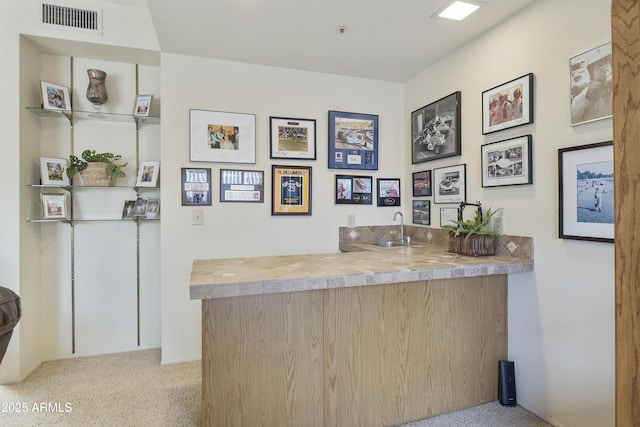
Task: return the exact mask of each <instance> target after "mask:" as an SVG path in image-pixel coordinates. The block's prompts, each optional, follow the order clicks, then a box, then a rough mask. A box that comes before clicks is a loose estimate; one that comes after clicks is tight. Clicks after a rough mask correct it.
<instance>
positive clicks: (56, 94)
mask: <svg viewBox="0 0 640 427" xmlns="http://www.w3.org/2000/svg"><path fill="white" fill-rule="evenodd" d="M40 87H41V90H42V108H44V109H45V110H71V96H69V88H68V87H66V86H60V85H57V84H55V83H49V82H44V81H40Z"/></svg>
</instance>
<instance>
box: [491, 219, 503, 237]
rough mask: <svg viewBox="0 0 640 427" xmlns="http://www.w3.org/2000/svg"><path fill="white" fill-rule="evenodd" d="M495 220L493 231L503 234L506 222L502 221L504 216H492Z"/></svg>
mask: <svg viewBox="0 0 640 427" xmlns="http://www.w3.org/2000/svg"><path fill="white" fill-rule="evenodd" d="M491 219H492V220H493V231H495V232H496V233H498V234H503V232H504V231H503V229H504V224H503V222H502V217H501V216H497V217H496V216H494V217H493V218H491Z"/></svg>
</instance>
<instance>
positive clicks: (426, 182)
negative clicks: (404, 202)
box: [411, 170, 431, 197]
mask: <svg viewBox="0 0 640 427" xmlns="http://www.w3.org/2000/svg"><path fill="white" fill-rule="evenodd" d="M411 177H412V178H413V197H421V196H431V171H430V170H429V171H422V172H414V173H413V174H411Z"/></svg>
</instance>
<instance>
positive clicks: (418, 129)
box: [411, 91, 462, 164]
mask: <svg viewBox="0 0 640 427" xmlns="http://www.w3.org/2000/svg"><path fill="white" fill-rule="evenodd" d="M460 111H461V93H460V91H458V92H454V93H452V94H450V95H447V96H445V97H444V98H441V99H439V100H437V101H435V102H432V103H431V104H428V105H425V106H424V107H422V108H418V109H417V110H414V111H413V112H412V113H411V163H412V164H416V163H422V162H428V161H431V160H436V159H443V158H446V157H452V156H459V155H460V154H462V138H461V135H460V128H461V126H460V125H461V123H462V122H461V114H460Z"/></svg>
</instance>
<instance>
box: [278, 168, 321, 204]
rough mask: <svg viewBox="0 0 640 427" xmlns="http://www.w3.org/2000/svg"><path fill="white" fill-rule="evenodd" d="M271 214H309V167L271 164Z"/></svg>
mask: <svg viewBox="0 0 640 427" xmlns="http://www.w3.org/2000/svg"><path fill="white" fill-rule="evenodd" d="M271 172H272V176H271V184H272V189H271V190H272V191H271V194H272V199H271V215H311V167H303V166H276V165H273V166H272V170H271Z"/></svg>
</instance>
